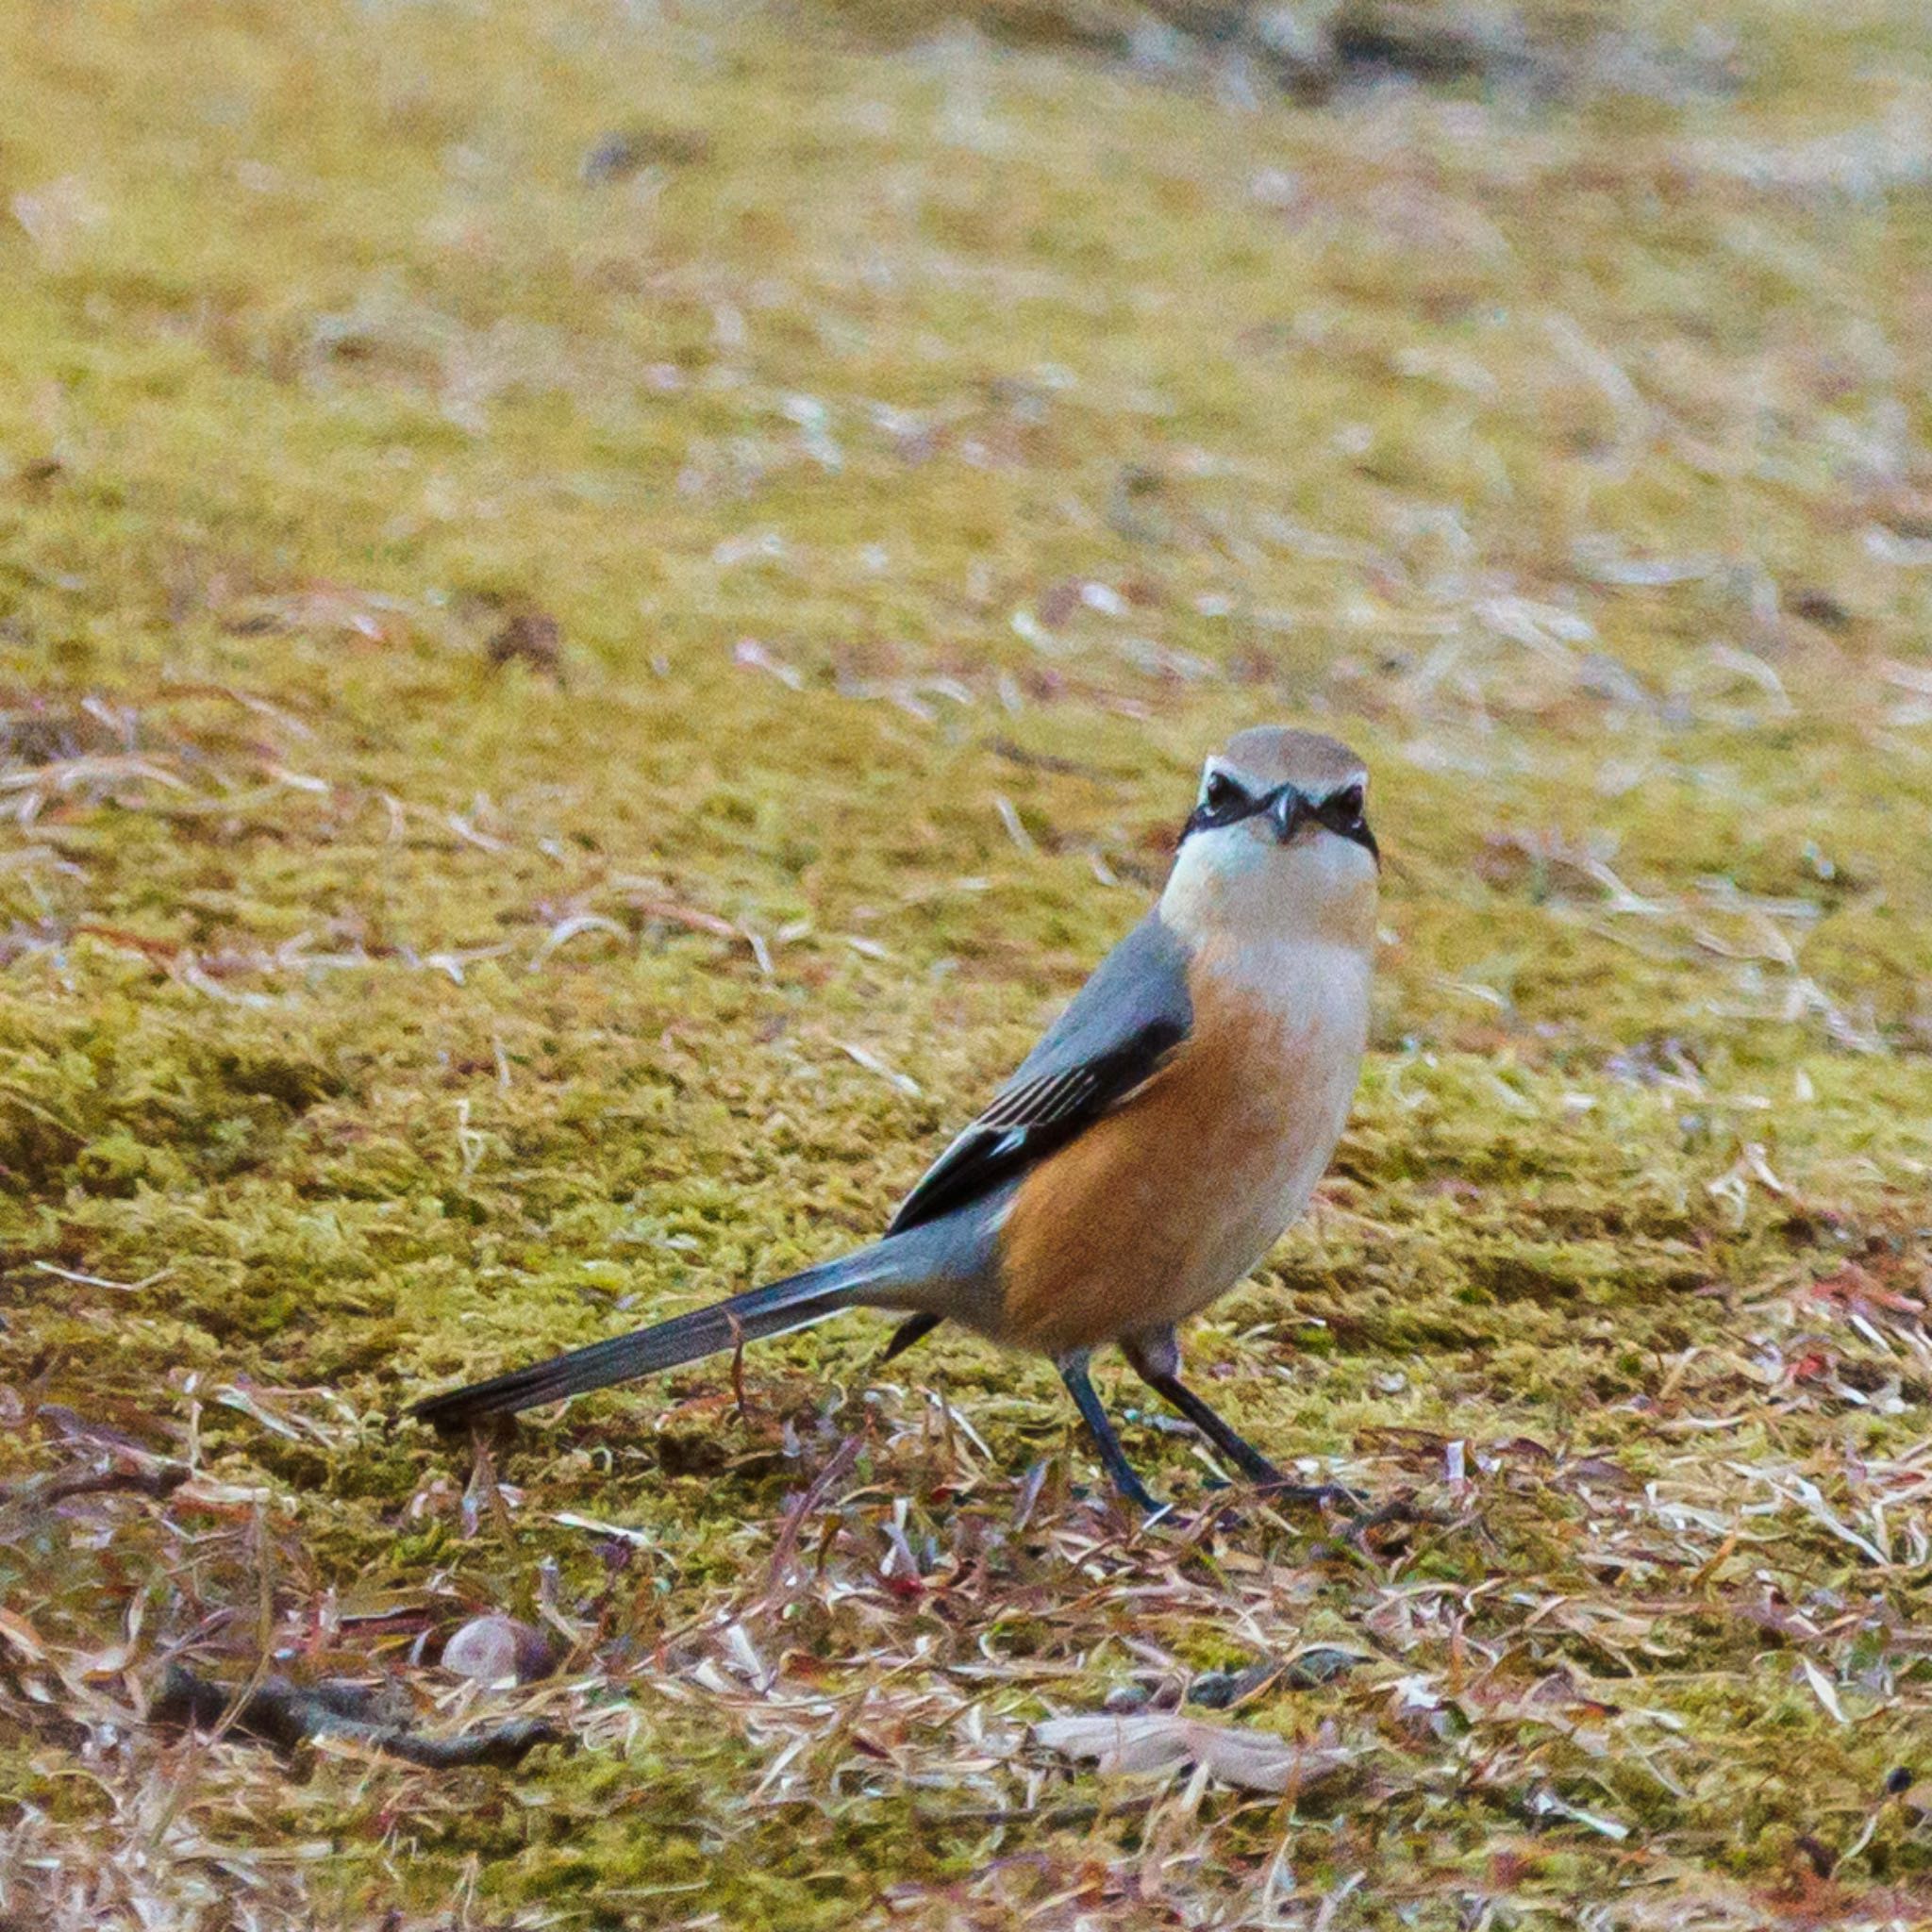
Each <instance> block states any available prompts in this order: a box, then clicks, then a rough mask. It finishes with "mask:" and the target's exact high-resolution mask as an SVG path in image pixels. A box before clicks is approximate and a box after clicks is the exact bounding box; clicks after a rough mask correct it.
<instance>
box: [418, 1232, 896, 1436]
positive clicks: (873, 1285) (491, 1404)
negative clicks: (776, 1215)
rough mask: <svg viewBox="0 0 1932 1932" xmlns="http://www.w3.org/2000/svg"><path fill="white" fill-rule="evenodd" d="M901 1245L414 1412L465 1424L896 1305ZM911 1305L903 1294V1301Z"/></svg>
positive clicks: (446, 1424) (596, 1344) (436, 1398)
mask: <svg viewBox="0 0 1932 1932" xmlns="http://www.w3.org/2000/svg"><path fill="white" fill-rule="evenodd" d="M894 1245H896V1244H895V1243H893V1242H889V1241H882V1242H879V1243H878V1244H876V1245H875V1246H873V1247H870V1248H861V1249H860V1250H859V1251H858V1253H857V1254H856V1255H845V1256H842V1257H841V1258H840V1259H838V1260H836V1261H826V1262H824V1263H823V1264H822V1265H821V1266H819V1267H817V1268H808V1269H807V1270H806V1271H805V1272H804V1273H803V1274H792V1275H788V1276H787V1277H786V1278H785V1279H784V1280H783V1281H774V1282H772V1283H771V1284H770V1285H769V1286H768V1287H765V1288H754V1289H748V1290H746V1291H745V1292H744V1293H743V1294H735V1295H732V1296H731V1297H730V1298H729V1299H728V1300H726V1301H722V1302H713V1303H712V1305H711V1306H710V1307H708V1308H693V1309H692V1310H691V1313H690V1314H688V1315H674V1316H673V1317H672V1318H671V1320H670V1321H668V1322H659V1323H658V1324H657V1325H656V1326H655V1327H653V1328H639V1329H636V1330H634V1331H633V1332H632V1333H631V1334H629V1335H614V1336H612V1337H611V1338H610V1340H609V1341H593V1342H591V1345H590V1346H589V1347H588V1348H574V1349H572V1350H571V1351H570V1352H569V1353H568V1354H567V1355H556V1356H552V1357H550V1359H549V1360H548V1361H545V1362H536V1363H534V1364H532V1365H531V1366H530V1367H529V1368H527V1369H512V1370H511V1371H510V1372H509V1373H508V1374H506V1375H494V1376H492V1377H491V1379H490V1380H489V1381H487V1382H473V1383H471V1385H470V1386H469V1387H468V1388H467V1389H452V1390H451V1391H449V1392H448V1393H447V1394H445V1395H432V1396H430V1397H429V1398H428V1400H427V1401H425V1402H419V1403H417V1404H416V1405H415V1407H413V1408H411V1409H410V1411H409V1413H410V1414H411V1415H413V1416H417V1417H419V1418H420V1419H421V1420H422V1421H424V1422H426V1423H430V1424H434V1425H435V1426H436V1427H437V1428H439V1429H459V1428H461V1427H463V1426H464V1424H467V1423H470V1422H472V1421H474V1420H475V1418H476V1417H478V1416H486V1415H514V1414H515V1413H516V1411H517V1410H518V1409H522V1408H535V1407H537V1406H538V1404H539V1403H543V1402H557V1401H560V1400H561V1399H562V1398H563V1397H564V1396H566V1395H581V1394H583V1393H584V1391H586V1390H589V1389H608V1387H609V1386H610V1384H611V1383H613V1382H627V1381H629V1380H630V1379H631V1378H632V1377H633V1376H635V1375H650V1374H657V1373H658V1371H659V1370H660V1369H675V1368H676V1367H677V1366H678V1365H679V1364H680V1363H681V1362H694V1361H696V1360H698V1359H699V1358H700V1357H704V1356H708V1355H717V1354H719V1353H720V1352H722V1351H723V1350H724V1349H727V1348H736V1347H738V1346H739V1344H740V1343H741V1342H745V1341H763V1340H764V1338H765V1337H766V1336H768V1335H785V1334H789V1333H790V1332H791V1330H792V1329H794V1328H805V1327H808V1326H809V1325H810V1324H812V1323H814V1322H822V1321H824V1318H825V1317H826V1316H827V1315H835V1314H837V1313H838V1312H839V1310H840V1309H841V1308H849V1307H855V1306H857V1305H859V1304H863V1303H874V1304H879V1303H883V1304H884V1305H886V1306H888V1307H890V1306H891V1288H892V1286H893V1284H894V1283H896V1282H899V1281H901V1280H902V1279H903V1265H902V1260H901V1257H898V1256H895V1255H891V1254H890V1253H889V1252H888V1250H889V1249H890V1248H891V1247H892V1246H894ZM902 1306H903V1304H902Z"/></svg>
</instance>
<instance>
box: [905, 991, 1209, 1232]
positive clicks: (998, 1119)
mask: <svg viewBox="0 0 1932 1932" xmlns="http://www.w3.org/2000/svg"><path fill="white" fill-rule="evenodd" d="M1186 1036H1187V1028H1186V1027H1185V1026H1184V1025H1182V1024H1179V1023H1178V1022H1177V1021H1174V1020H1172V1019H1160V1020H1156V1021H1153V1022H1151V1023H1149V1024H1147V1025H1146V1026H1144V1027H1142V1028H1141V1031H1140V1032H1138V1033H1136V1034H1134V1035H1133V1036H1132V1037H1131V1038H1130V1039H1128V1040H1125V1041H1122V1042H1121V1043H1120V1045H1118V1046H1116V1047H1115V1048H1114V1049H1113V1050H1112V1051H1111V1052H1108V1053H1105V1054H1102V1055H1100V1056H1099V1057H1098V1058H1094V1059H1091V1060H1086V1061H1083V1062H1082V1063H1081V1064H1079V1065H1078V1066H1074V1067H1069V1068H1066V1069H1064V1070H1063V1071H1061V1072H1059V1073H1056V1074H1043V1075H1041V1077H1040V1078H1038V1079H1034V1080H1026V1081H1021V1082H1016V1083H1015V1084H1014V1085H1013V1086H1011V1087H1009V1088H1008V1089H1007V1090H1006V1091H1004V1092H1003V1093H1001V1094H1000V1095H999V1097H998V1098H997V1099H995V1100H994V1102H993V1103H992V1105H991V1107H989V1108H987V1110H986V1111H985V1112H984V1113H983V1114H981V1115H980V1116H979V1118H978V1119H977V1120H976V1121H974V1123H973V1124H972V1125H971V1126H970V1127H968V1128H967V1129H966V1131H965V1132H964V1133H963V1134H961V1135H960V1136H959V1138H958V1140H957V1141H954V1142H953V1144H952V1145H951V1146H950V1147H948V1148H947V1149H946V1151H945V1152H944V1153H943V1154H941V1156H940V1158H938V1159H937V1160H936V1161H934V1162H933V1164H932V1165H931V1167H929V1168H928V1169H927V1170H926V1172H925V1177H924V1179H923V1180H922V1181H921V1182H920V1183H919V1185H918V1186H917V1187H916V1188H914V1189H913V1191H911V1192H910V1193H909V1194H908V1195H907V1197H906V1199H905V1201H904V1202H903V1203H902V1204H901V1205H900V1208H899V1211H898V1213H896V1214H895V1215H893V1217H892V1224H891V1226H890V1227H889V1228H888V1229H887V1230H886V1232H887V1233H888V1234H903V1233H905V1231H906V1230H907V1229H908V1227H917V1226H919V1225H920V1224H921V1223H922V1222H927V1221H936V1220H938V1218H939V1217H940V1216H941V1214H949V1213H951V1212H952V1211H953V1209H954V1208H963V1207H964V1206H965V1205H966V1204H967V1203H968V1202H969V1201H974V1200H977V1199H978V1198H979V1196H980V1195H982V1194H986V1193H990V1192H991V1191H992V1190H993V1189H994V1188H996V1187H998V1186H999V1185H1000V1183H1001V1182H1002V1181H1006V1180H1009V1179H1011V1178H1012V1177H1013V1176H1014V1175H1016V1174H1021V1173H1023V1172H1024V1170H1025V1169H1027V1168H1029V1167H1031V1166H1032V1165H1033V1163H1034V1162H1035V1161H1036V1160H1040V1159H1041V1158H1044V1157H1045V1156H1046V1155H1048V1154H1051V1153H1052V1152H1053V1151H1054V1149H1055V1148H1056V1147H1064V1146H1065V1145H1066V1143H1067V1142H1068V1141H1071V1140H1073V1139H1074V1136H1075V1135H1076V1134H1078V1133H1080V1132H1081V1131H1082V1130H1083V1129H1084V1128H1086V1127H1088V1126H1090V1125H1091V1124H1092V1123H1093V1122H1094V1121H1096V1120H1098V1119H1099V1118H1100V1116H1101V1115H1102V1114H1104V1113H1106V1112H1108V1110H1109V1109H1110V1108H1115V1107H1118V1106H1119V1105H1120V1104H1121V1102H1122V1101H1124V1100H1125V1099H1126V1098H1127V1096H1128V1095H1129V1094H1131V1093H1132V1092H1134V1091H1136V1089H1138V1088H1140V1087H1142V1086H1144V1085H1145V1084H1146V1083H1147V1081H1148V1080H1150V1079H1151V1078H1152V1077H1153V1076H1154V1074H1157V1073H1158V1071H1159V1070H1160V1066H1161V1063H1162V1062H1163V1061H1164V1060H1165V1059H1166V1058H1167V1057H1168V1055H1169V1054H1171V1053H1172V1052H1173V1051H1174V1048H1175V1047H1176V1046H1178V1045H1179V1044H1180V1042H1181V1041H1182V1040H1183V1039H1185V1038H1186Z"/></svg>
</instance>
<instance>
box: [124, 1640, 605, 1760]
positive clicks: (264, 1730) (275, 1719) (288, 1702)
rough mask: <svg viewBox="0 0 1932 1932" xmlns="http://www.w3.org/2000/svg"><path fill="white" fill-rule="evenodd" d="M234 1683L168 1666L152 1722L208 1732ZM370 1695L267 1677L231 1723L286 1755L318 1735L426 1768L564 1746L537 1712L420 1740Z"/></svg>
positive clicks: (353, 1688)
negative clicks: (377, 1710)
mask: <svg viewBox="0 0 1932 1932" xmlns="http://www.w3.org/2000/svg"><path fill="white" fill-rule="evenodd" d="M234 1699H235V1687H234V1686H233V1685H228V1684H217V1683H214V1682H212V1681H211V1680H209V1679H208V1678H207V1677H203V1676H201V1675H199V1674H196V1673H195V1672H193V1671H191V1670H189V1669H188V1668H187V1667H186V1666H185V1665H182V1664H170V1665H169V1667H168V1673H167V1675H166V1676H165V1677H164V1678H162V1680H161V1690H160V1694H159V1695H158V1697H157V1698H156V1699H155V1702H154V1706H153V1710H152V1713H151V1714H152V1715H153V1717H154V1718H155V1720H156V1721H157V1722H158V1723H160V1724H178V1725H181V1726H184V1727H186V1726H191V1725H192V1726H195V1727H197V1728H200V1729H204V1730H212V1729H213V1728H214V1727H215V1726H216V1725H218V1724H221V1723H222V1722H223V1720H224V1719H225V1717H227V1715H228V1707H229V1706H230V1705H231V1704H232V1703H233V1702H234ZM370 1706H371V1696H370V1693H369V1691H366V1690H364V1689H363V1688H362V1687H361V1686H359V1685H355V1684H341V1683H325V1684H318V1685H315V1686H313V1687H304V1686H302V1685H299V1684H291V1682H290V1681H289V1680H288V1679H287V1678H286V1677H268V1678H265V1679H264V1680H263V1681H262V1683H261V1684H260V1685H259V1686H258V1688H257V1689H255V1690H253V1691H248V1692H247V1694H246V1695H245V1696H244V1697H243V1698H242V1707H241V1708H240V1709H239V1710H238V1711H237V1712H236V1713H235V1715H234V1719H233V1722H232V1728H233V1729H235V1730H237V1731H240V1732H241V1733H242V1735H243V1736H244V1737H250V1738H257V1739H259V1740H261V1741H262V1742H263V1743H265V1744H272V1745H274V1746H275V1749H276V1750H278V1751H281V1752H285V1753H292V1752H294V1751H297V1750H299V1749H301V1747H302V1746H303V1745H305V1744H311V1743H316V1742H319V1741H323V1740H327V1741H332V1742H336V1743H343V1744H355V1745H360V1746H361V1747H362V1748H363V1749H365V1750H369V1751H379V1752H381V1753H382V1754H383V1755H384V1756H386V1757H400V1758H403V1759H404V1760H405V1761H407V1762H408V1763H410V1764H420V1765H422V1766H423V1767H424V1768H425V1770H429V1771H455V1770H459V1769H462V1768H464V1767H466V1766H470V1765H477V1764H486V1765H503V1766H506V1767H513V1766H515V1765H518V1764H521V1763H522V1762H523V1760H524V1758H525V1756H526V1755H527V1754H528V1753H529V1752H531V1751H532V1750H534V1749H535V1748H536V1747H537V1746H538V1745H539V1744H563V1743H567V1742H568V1741H569V1740H568V1738H567V1736H566V1735H565V1733H563V1732H562V1731H559V1730H558V1728H557V1726H556V1725H555V1724H549V1723H546V1722H545V1721H544V1720H543V1719H541V1718H524V1717H518V1718H511V1719H509V1720H508V1722H507V1723H504V1724H492V1725H491V1726H490V1727H488V1728H487V1729H484V1730H480V1731H471V1732H469V1733H467V1734H466V1735H465V1736H463V1737H460V1738H425V1737H422V1736H420V1735H419V1734H418V1733H417V1732H415V1731H412V1730H410V1729H409V1728H408V1725H406V1724H383V1723H379V1722H377V1721H375V1719H373V1718H372V1717H371V1716H370V1715H369V1710H370Z"/></svg>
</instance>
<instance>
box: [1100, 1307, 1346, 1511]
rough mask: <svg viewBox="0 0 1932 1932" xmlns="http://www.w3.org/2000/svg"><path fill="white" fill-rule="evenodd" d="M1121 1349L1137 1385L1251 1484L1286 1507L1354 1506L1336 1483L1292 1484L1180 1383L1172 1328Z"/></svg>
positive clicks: (1136, 1339)
mask: <svg viewBox="0 0 1932 1932" xmlns="http://www.w3.org/2000/svg"><path fill="white" fill-rule="evenodd" d="M1122 1347H1123V1349H1124V1352H1125V1354H1126V1357H1127V1360H1128V1362H1129V1363H1131V1364H1132V1366H1133V1370H1134V1373H1135V1374H1137V1375H1139V1376H1140V1378H1141V1381H1143V1382H1145V1383H1146V1385H1147V1386H1148V1388H1150V1389H1152V1390H1153V1391H1154V1392H1155V1393H1156V1394H1157V1395H1158V1396H1161V1397H1162V1398H1163V1399H1164V1400H1166V1401H1167V1402H1170V1403H1172V1404H1173V1405H1174V1407H1175V1408H1177V1409H1178V1410H1179V1411H1180V1412H1181V1414H1182V1415H1184V1416H1186V1417H1187V1419H1188V1420H1189V1421H1190V1422H1191V1423H1192V1424H1193V1425H1194V1426H1195V1427H1196V1428H1197V1429H1199V1430H1200V1432H1201V1433H1202V1434H1203V1435H1204V1436H1206V1437H1207V1438H1208V1441H1210V1442H1212V1443H1213V1444H1214V1446H1215V1447H1216V1448H1217V1449H1219V1450H1220V1451H1221V1453H1222V1454H1223V1455H1224V1456H1225V1457H1227V1459H1228V1460H1229V1461H1230V1462H1231V1463H1233V1464H1234V1466H1235V1467H1236V1468H1237V1469H1239V1470H1240V1471H1241V1474H1243V1475H1244V1476H1246V1477H1247V1478H1248V1480H1249V1481H1250V1482H1252V1483H1256V1484H1258V1485H1260V1486H1261V1487H1262V1488H1264V1489H1266V1490H1267V1491H1268V1492H1269V1494H1270V1495H1271V1496H1274V1497H1275V1498H1277V1499H1279V1500H1281V1501H1283V1502H1290V1503H1338V1504H1341V1505H1342V1506H1344V1507H1347V1506H1352V1505H1353V1504H1354V1503H1355V1501H1356V1499H1355V1497H1354V1496H1352V1495H1351V1494H1350V1493H1349V1491H1347V1490H1345V1489H1343V1488H1341V1486H1340V1485H1339V1484H1336V1483H1297V1482H1291V1481H1290V1480H1289V1478H1288V1477H1287V1476H1286V1475H1284V1474H1282V1473H1281V1471H1280V1470H1278V1469H1276V1468H1275V1466H1274V1463H1272V1462H1270V1461H1269V1460H1268V1458H1267V1457H1265V1456H1263V1455H1262V1454H1261V1452H1260V1451H1259V1450H1258V1449H1257V1448H1256V1447H1255V1445H1254V1444H1253V1443H1252V1442H1250V1441H1248V1440H1247V1438H1246V1437H1245V1436H1242V1435H1241V1434H1240V1433H1239V1432H1238V1431H1237V1430H1236V1429H1235V1428H1234V1427H1233V1426H1232V1425H1231V1424H1228V1423H1227V1422H1226V1421H1224V1419H1223V1418H1222V1417H1221V1416H1219V1415H1217V1414H1216V1413H1215V1411H1214V1410H1213V1409H1212V1408H1210V1407H1208V1404H1207V1403H1205V1402H1204V1401H1202V1399H1201V1398H1200V1397H1199V1396H1198V1395H1196V1394H1195V1393H1194V1391H1192V1390H1191V1389H1190V1388H1189V1387H1188V1385H1187V1384H1186V1383H1185V1382H1183V1381H1182V1380H1181V1378H1180V1365H1181V1352H1180V1345H1179V1344H1178V1343H1177V1342H1176V1341H1174V1330H1173V1329H1172V1328H1163V1329H1161V1330H1159V1331H1158V1333H1156V1334H1153V1335H1137V1336H1134V1337H1132V1338H1131V1339H1129V1340H1128V1341H1124V1342H1123V1343H1122Z"/></svg>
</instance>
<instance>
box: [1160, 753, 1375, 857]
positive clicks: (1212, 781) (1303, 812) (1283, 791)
mask: <svg viewBox="0 0 1932 1932" xmlns="http://www.w3.org/2000/svg"><path fill="white" fill-rule="evenodd" d="M1264 812H1265V813H1266V814H1267V815H1268V817H1269V818H1270V819H1272V820H1273V821H1274V835H1275V837H1276V838H1277V839H1279V840H1280V841H1281V842H1282V843H1283V844H1284V845H1285V844H1287V843H1288V841H1290V840H1291V838H1293V837H1294V835H1295V832H1296V831H1297V830H1298V829H1299V827H1300V826H1301V824H1302V823H1303V821H1304V820H1307V819H1312V820H1314V822H1315V823H1316V824H1319V825H1321V826H1323V827H1324V828H1325V829H1326V830H1328V831H1331V832H1333V833H1335V834H1336V835H1337V836H1338V837H1339V838H1342V839H1346V840H1348V841H1350V842H1351V843H1352V844H1356V845H1359V846H1360V847H1361V848H1362V849H1363V851H1365V852H1366V853H1367V854H1368V855H1369V857H1370V858H1373V859H1374V861H1375V863H1376V865H1377V866H1379V865H1380V864H1381V863H1382V853H1381V849H1380V847H1378V846H1377V845H1376V843H1375V835H1374V833H1373V832H1372V831H1370V830H1369V822H1368V820H1367V819H1366V818H1364V817H1363V816H1362V788H1361V787H1360V786H1359V785H1344V786H1343V787H1342V788H1341V791H1334V792H1331V793H1330V794H1329V795H1328V796H1327V797H1326V798H1324V799H1322V800H1320V801H1319V802H1317V801H1315V800H1313V799H1310V798H1309V797H1308V796H1307V793H1306V792H1303V791H1298V790H1296V788H1295V787H1294V786H1292V785H1277V786H1276V787H1275V788H1274V791H1264V792H1262V793H1261V794H1260V795H1259V796H1258V797H1257V795H1256V794H1255V793H1253V792H1251V791H1248V790H1247V789H1246V788H1245V787H1244V786H1241V785H1237V784H1236V783H1235V781H1234V780H1233V779H1232V778H1229V777H1227V776H1226V775H1224V774H1223V773H1220V772H1217V773H1215V774H1214V775H1213V776H1212V777H1210V778H1209V779H1208V795H1207V796H1206V797H1205V798H1204V799H1202V801H1201V803H1200V804H1199V805H1197V806H1196V807H1195V808H1194V809H1193V813H1192V815H1191V817H1190V818H1189V820H1188V823H1187V824H1185V825H1184V826H1183V827H1182V828H1181V843H1182V844H1183V845H1185V844H1186V843H1187V841H1189V840H1190V839H1191V837H1192V836H1193V835H1194V834H1195V833H1196V832H1207V831H1212V830H1215V829H1217V828H1218V827H1220V826H1222V825H1235V824H1240V823H1241V820H1243V819H1251V818H1257V817H1258V816H1260V815H1261V814H1262V813H1264Z"/></svg>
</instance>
